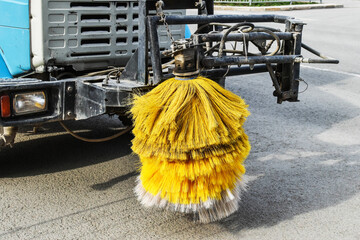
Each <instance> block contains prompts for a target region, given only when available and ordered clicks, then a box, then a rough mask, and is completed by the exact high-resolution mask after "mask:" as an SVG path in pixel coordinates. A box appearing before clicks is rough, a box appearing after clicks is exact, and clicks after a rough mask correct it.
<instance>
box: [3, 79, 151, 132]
mask: <svg viewBox="0 0 360 240" xmlns="http://www.w3.org/2000/svg"><path fill="white" fill-rule="evenodd" d="M104 79H105V77H104V76H98V77H81V78H70V79H66V80H59V81H58V80H55V81H41V80H37V79H23V78H20V79H0V97H1V96H9V99H10V112H11V113H10V114H9V115H8V116H6V117H4V116H1V115H0V125H1V126H21V125H31V124H37V123H44V122H51V121H63V120H70V119H76V120H81V119H87V118H90V117H94V116H98V115H101V114H104V113H106V112H107V109H109V108H111V109H116V108H124V107H126V106H127V104H128V102H129V101H128V98H129V97H130V95H131V93H132V92H133V91H134V89H138V88H143V87H144V85H141V84H138V83H137V82H134V81H128V80H121V81H120V82H119V81H116V80H109V81H106V84H104ZM39 91H40V92H44V93H45V94H44V95H45V96H46V109H45V110H44V111H42V112H37V113H31V114H22V115H17V114H15V111H14V97H15V95H16V94H21V93H31V92H39ZM0 110H1V111H2V109H1V107H0Z"/></svg>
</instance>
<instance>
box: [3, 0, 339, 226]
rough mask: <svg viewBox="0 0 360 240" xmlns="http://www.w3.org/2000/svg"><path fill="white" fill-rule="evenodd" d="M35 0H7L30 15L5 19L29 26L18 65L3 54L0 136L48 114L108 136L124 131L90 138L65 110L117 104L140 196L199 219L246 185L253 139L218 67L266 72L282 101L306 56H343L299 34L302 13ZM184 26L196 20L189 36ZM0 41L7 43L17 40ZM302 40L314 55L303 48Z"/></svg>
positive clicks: (84, 112) (83, 112)
mask: <svg viewBox="0 0 360 240" xmlns="http://www.w3.org/2000/svg"><path fill="white" fill-rule="evenodd" d="M30 2H31V4H28V5H26V4H25V5H24V4H21V5H16V4H17V3H15V2H14V3H9V4H12V5H16V7H18V8H19V9H18V10H19V11H20V10H21V11H23V15H24V16H25V15H26V14H28V13H29V12H30V13H31V16H32V17H31V18H30V16H28V15H27V16H28V17H27V21H30V19H31V22H30V24H29V22H28V23H27V24H26V21H25V23H23V25H21V24H20V23H19V24H20V25H21V26H20V25H16V26H15V25H14V26H9V27H14V28H16V29H18V30H19V27H20V29H21V31H28V32H30V36H31V41H30V39H21V38H19V36H20V35H19V36H18V37H17V39H20V40H21V43H22V44H23V43H24V41H26V40H28V42H29V46H30V42H31V48H29V49H30V50H29V49H28V50H29V51H31V54H29V56H26V54H20V53H19V51H18V49H16V48H14V49H13V50H14V51H13V52H14V53H15V52H16V53H17V54H20V55H21V56H23V57H24V58H20V57H19V58H16V59H15V58H12V59H10V58H9V59H10V60H13V61H15V60H17V61H24V63H21V64H20V63H17V65H20V66H22V68H21V69H18V68H16V66H17V65H16V64H15V63H14V64H13V65H11V64H12V62H11V61H10V60H9V59H6V58H5V57H6V56H3V55H1V56H2V58H1V59H0V60H1V61H0V67H1V72H0V73H1V76H0V77H2V78H3V79H1V81H0V98H1V105H0V110H1V118H0V125H1V126H2V127H3V133H2V134H1V135H0V136H1V138H0V146H2V145H12V144H13V143H14V139H15V133H16V131H17V129H18V127H21V126H22V125H28V124H33V125H37V124H40V123H44V122H49V121H60V122H61V124H62V125H63V126H64V128H65V129H66V131H68V132H70V133H71V134H72V135H73V136H75V137H77V138H79V139H81V140H85V141H92V142H99V141H105V140H109V139H112V138H114V137H117V136H119V135H121V134H122V133H123V132H121V133H119V134H116V135H115V136H113V137H109V138H104V139H86V138H84V137H80V136H78V135H77V134H75V133H74V132H72V131H71V130H70V129H68V128H67V127H66V125H65V123H64V121H66V120H73V119H75V120H81V119H88V118H91V117H94V116H99V115H102V114H117V115H119V117H120V119H121V120H122V121H123V123H129V124H130V125H131V124H132V122H131V121H129V119H127V118H126V115H124V113H126V112H127V111H129V112H130V113H131V116H132V119H133V134H134V136H135V137H134V139H133V141H132V144H133V145H132V149H133V151H134V152H135V153H136V154H138V156H139V158H140V161H141V172H140V176H139V177H138V183H137V186H136V188H135V193H136V194H137V196H138V199H139V201H140V202H141V203H142V204H144V205H145V206H156V207H160V208H164V209H169V210H174V211H180V212H184V213H190V214H194V215H195V216H196V219H197V220H199V221H200V222H204V223H206V222H211V221H216V220H219V219H222V218H224V217H227V216H229V215H230V214H232V213H233V212H235V211H236V210H237V209H238V202H239V200H240V198H241V194H242V192H243V191H244V190H245V187H246V178H245V176H244V174H245V167H244V161H245V159H246V157H247V156H248V154H249V152H250V143H249V140H248V137H247V135H246V133H245V130H244V128H243V124H244V122H245V120H246V117H248V116H249V114H250V113H249V111H248V110H247V105H246V103H245V102H244V100H243V99H242V98H241V97H239V96H237V95H235V94H233V93H232V92H230V91H228V90H226V89H224V88H223V86H224V82H225V78H226V77H227V76H235V75H242V74H254V73H261V72H269V75H270V79H271V80H272V83H273V86H274V96H275V97H276V98H277V102H278V103H282V102H283V101H289V102H296V101H298V93H299V82H301V81H302V79H301V78H300V64H301V63H338V61H337V60H335V59H332V58H329V57H326V56H324V55H323V54H320V53H319V52H317V51H316V50H314V49H312V48H311V47H309V46H307V45H305V44H303V43H302V42H301V39H302V30H303V26H304V23H303V22H301V21H298V20H296V19H294V18H291V17H286V16H277V15H213V1H211V0H209V1H206V2H205V1H202V0H199V1H198V2H197V1H192V0H186V1H179V2H176V1H171V0H168V1H157V2H156V1H150V0H140V1H124V0H117V1H104V0H101V1H100V0H95V1H85V0H73V1H71V0H66V1H61V2H59V1H45V0H44V1H37V0H36V1H35V0H33V1H30ZM24 6H27V7H29V8H30V10H29V9H25V7H24ZM8 7H9V6H8ZM10 7H12V8H14V7H15V6H10ZM186 9H197V10H198V14H197V15H186V11H185V10H186ZM23 15H22V16H23ZM44 19H47V20H48V22H44V21H45V20H44ZM23 20H24V19H23ZM4 24H5V25H6V24H10V22H5V23H4ZM13 24H15V23H13ZM16 24H18V22H16ZM274 25H276V26H278V25H283V26H284V27H283V28H284V29H283V30H280V29H278V28H275V27H274ZM185 26H186V27H185ZM187 26H196V30H194V31H193V34H191V35H190V34H186V35H187V36H186V37H185V36H184V32H185V28H187ZM26 27H28V28H26ZM0 30H1V31H3V30H4V29H3V28H0ZM50 30H51V31H50ZM19 31H20V30H19ZM19 34H20V33H19ZM21 36H26V34H25V35H24V34H22V35H21ZM20 40H19V41H20ZM14 41H15V40H14ZM0 44H1V47H2V48H3V49H5V52H11V51H10V50H11V47H12V46H13V45H14V44H12V45H7V44H3V43H1V42H0ZM19 44H20V42H19ZM15 45H16V44H15ZM302 48H305V49H306V50H308V51H309V52H311V53H313V54H315V55H317V56H318V57H319V58H316V59H310V58H304V57H303V56H302V55H301V49H302ZM9 49H10V50H9ZM3 59H5V60H6V61H5V60H4V61H2V60H3ZM27 59H28V60H29V59H30V60H31V63H30V60H29V64H26V62H27V61H28V60H27ZM4 64H5V65H4ZM27 66H28V67H27ZM108 66H112V67H111V68H110V69H106V68H107V67H108ZM5 67H6V68H5ZM5 70H6V71H5ZM95 70H96V71H95ZM13 76H19V77H22V78H16V79H14V78H13ZM24 76H26V77H27V78H23V77H24ZM129 99H131V108H130V110H129V108H128V107H129V104H128V102H129ZM131 129H132V127H131V126H130V127H128V128H127V129H126V130H124V132H126V131H129V130H131Z"/></svg>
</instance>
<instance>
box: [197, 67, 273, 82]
mask: <svg viewBox="0 0 360 240" xmlns="http://www.w3.org/2000/svg"><path fill="white" fill-rule="evenodd" d="M271 67H272V68H273V69H276V65H275V64H273V65H271ZM267 71H268V69H267V67H266V64H258V65H255V66H254V67H252V68H250V66H241V67H230V68H229V69H227V68H216V69H209V70H202V71H201V72H200V75H202V76H205V77H207V76H208V77H210V78H211V77H223V76H224V75H226V76H237V75H244V74H252V73H263V72H267ZM227 80H229V79H227Z"/></svg>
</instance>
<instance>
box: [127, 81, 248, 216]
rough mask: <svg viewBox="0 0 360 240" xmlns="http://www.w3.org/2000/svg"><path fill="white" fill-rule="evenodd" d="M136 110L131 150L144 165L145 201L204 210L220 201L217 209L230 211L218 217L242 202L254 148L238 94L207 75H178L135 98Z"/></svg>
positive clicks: (140, 189)
mask: <svg viewBox="0 0 360 240" xmlns="http://www.w3.org/2000/svg"><path fill="white" fill-rule="evenodd" d="M131 113H132V116H133V120H134V129H133V133H134V135H135V138H134V139H133V141H132V143H133V146H132V149H133V151H134V152H135V153H137V154H138V155H139V156H140V161H141V163H142V167H141V173H140V178H139V179H140V181H141V182H140V183H139V185H138V186H137V189H138V190H137V192H138V194H139V199H140V200H141V201H142V202H143V203H144V204H147V201H150V202H151V204H155V203H156V202H158V203H159V204H160V201H152V200H151V198H153V199H155V198H156V197H157V196H160V197H161V198H162V199H163V200H166V202H165V203H166V204H165V205H164V204H163V203H161V204H162V205H161V206H163V207H164V206H166V207H169V206H173V208H174V209H175V210H176V209H178V207H177V206H182V207H181V209H185V211H195V212H200V211H204V209H211V208H212V207H213V206H215V202H217V203H216V204H217V205H216V206H217V207H216V209H212V211H215V212H216V211H225V213H224V212H222V213H221V214H219V216H227V215H228V214H230V213H231V212H233V211H234V209H235V210H236V208H234V209H232V210H231V211H228V206H227V205H226V204H227V202H228V201H230V200H231V201H238V200H239V192H238V191H239V190H237V189H236V188H237V186H238V185H239V183H238V182H239V181H241V179H242V176H243V174H244V173H245V167H244V165H243V162H244V160H245V159H246V157H247V155H248V154H249V151H250V144H249V141H248V137H247V135H246V134H245V133H244V130H243V124H244V122H245V119H246V117H248V116H249V114H250V113H249V111H248V110H247V105H246V104H245V102H244V101H243V100H242V99H241V98H240V97H239V96H237V95H235V94H233V93H231V92H230V91H227V90H225V89H224V88H222V87H221V86H219V85H218V84H217V83H215V82H214V81H212V80H209V79H207V78H204V77H197V78H196V79H193V80H186V81H183V80H177V79H175V78H173V79H169V80H166V81H165V82H163V83H161V84H160V85H159V86H157V87H156V88H154V89H153V90H152V91H150V92H149V93H147V94H145V95H143V96H134V99H133V107H132V109H131ZM145 193H146V194H145ZM144 194H145V195H144ZM149 194H150V195H149ZM229 194H230V195H229ZM234 196H235V197H234ZM224 198H226V199H224ZM227 198H229V199H227ZM149 204H150V203H149ZM171 204H173V205H171ZM194 204H195V205H194ZM222 205H224V207H223V208H224V209H223V210H222V209H221V206H222ZM159 206H160V205H159ZM219 206H220V207H219ZM212 218H216V217H215V216H212Z"/></svg>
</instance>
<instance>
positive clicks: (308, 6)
mask: <svg viewBox="0 0 360 240" xmlns="http://www.w3.org/2000/svg"><path fill="white" fill-rule="evenodd" d="M343 7H344V5H343V4H332V3H327V4H304V5H286V6H270V7H236V6H221V5H215V6H214V9H215V10H231V11H246V12H265V11H293V10H309V9H324V8H343Z"/></svg>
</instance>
